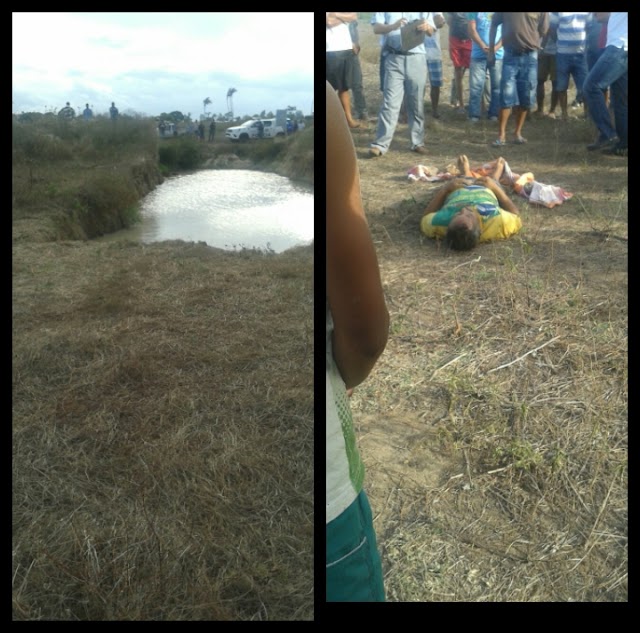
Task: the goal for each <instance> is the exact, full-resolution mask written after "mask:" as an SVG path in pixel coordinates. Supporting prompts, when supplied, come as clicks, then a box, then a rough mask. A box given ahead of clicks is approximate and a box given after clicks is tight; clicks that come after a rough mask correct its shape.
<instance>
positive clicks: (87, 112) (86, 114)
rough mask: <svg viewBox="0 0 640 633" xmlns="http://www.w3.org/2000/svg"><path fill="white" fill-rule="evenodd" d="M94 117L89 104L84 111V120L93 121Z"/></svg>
mask: <svg viewBox="0 0 640 633" xmlns="http://www.w3.org/2000/svg"><path fill="white" fill-rule="evenodd" d="M92 117H93V112H92V110H91V108H90V107H89V104H88V103H87V104H86V105H85V108H84V110H83V111H82V118H83V119H84V120H85V121H88V120H89V119H91V118H92Z"/></svg>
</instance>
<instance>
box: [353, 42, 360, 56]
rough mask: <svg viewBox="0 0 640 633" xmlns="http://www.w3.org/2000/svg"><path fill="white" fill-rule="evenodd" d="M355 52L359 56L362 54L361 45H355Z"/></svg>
mask: <svg viewBox="0 0 640 633" xmlns="http://www.w3.org/2000/svg"><path fill="white" fill-rule="evenodd" d="M353 52H354V53H355V54H356V55H358V54H359V53H360V44H353Z"/></svg>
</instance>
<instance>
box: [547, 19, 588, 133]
mask: <svg viewBox="0 0 640 633" xmlns="http://www.w3.org/2000/svg"><path fill="white" fill-rule="evenodd" d="M588 15H589V13H588V12H582V13H566V12H557V11H554V12H552V13H551V14H550V15H549V30H550V31H555V33H556V42H557V44H556V46H557V49H556V51H557V52H556V91H557V93H558V103H559V104H560V111H561V112H562V118H563V119H564V120H565V121H566V120H567V119H568V118H569V111H568V106H567V90H568V88H569V75H571V76H572V77H573V81H574V83H575V84H576V93H577V97H576V99H581V98H582V84H584V80H585V79H586V77H587V73H588V69H587V54H586V51H587V17H588Z"/></svg>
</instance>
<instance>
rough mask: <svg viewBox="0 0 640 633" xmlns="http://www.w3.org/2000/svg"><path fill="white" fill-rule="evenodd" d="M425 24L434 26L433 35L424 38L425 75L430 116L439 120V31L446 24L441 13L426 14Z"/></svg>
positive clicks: (440, 54) (440, 62) (440, 57)
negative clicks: (427, 80) (429, 102)
mask: <svg viewBox="0 0 640 633" xmlns="http://www.w3.org/2000/svg"><path fill="white" fill-rule="evenodd" d="M426 18H427V22H429V24H431V25H432V26H435V28H436V31H435V33H434V34H433V35H427V36H426V37H425V38H424V48H425V52H426V54H425V57H426V58H427V73H428V75H429V87H430V90H429V97H430V98H431V116H432V117H433V118H434V119H439V118H440V114H439V112H438V106H439V104H440V88H442V49H441V48H440V29H441V28H442V27H443V26H444V25H445V24H446V21H445V19H444V14H443V13H427V14H426Z"/></svg>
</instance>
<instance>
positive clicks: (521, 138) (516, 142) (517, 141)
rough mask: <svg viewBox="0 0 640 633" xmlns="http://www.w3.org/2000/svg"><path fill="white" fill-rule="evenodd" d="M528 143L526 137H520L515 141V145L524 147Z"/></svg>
mask: <svg viewBox="0 0 640 633" xmlns="http://www.w3.org/2000/svg"><path fill="white" fill-rule="evenodd" d="M526 142H527V139H526V138H524V136H518V137H517V138H516V139H515V140H514V141H513V143H514V145H524V144H525V143H526Z"/></svg>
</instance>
